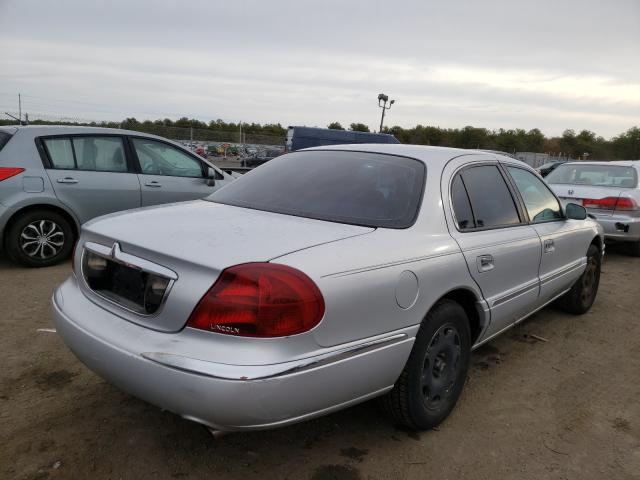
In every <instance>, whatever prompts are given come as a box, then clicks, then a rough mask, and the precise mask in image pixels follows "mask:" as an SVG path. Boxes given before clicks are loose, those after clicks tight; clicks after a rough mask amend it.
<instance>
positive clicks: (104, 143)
mask: <svg viewBox="0 0 640 480" xmlns="http://www.w3.org/2000/svg"><path fill="white" fill-rule="evenodd" d="M44 145H45V148H46V150H47V153H48V154H49V159H50V160H51V166H52V167H53V168H58V169H65V170H69V169H71V170H88V171H96V172H126V171H127V170H128V168H127V162H126V157H125V153H124V145H123V143H122V139H121V138H120V137H98V136H96V137H89V136H82V137H71V138H46V139H44Z"/></svg>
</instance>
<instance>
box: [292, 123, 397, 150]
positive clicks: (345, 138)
mask: <svg viewBox="0 0 640 480" xmlns="http://www.w3.org/2000/svg"><path fill="white" fill-rule="evenodd" d="M348 143H400V142H399V141H398V139H397V138H396V137H394V136H393V135H389V134H387V133H370V132H352V131H350V130H331V129H329V128H316V127H289V129H288V130H287V144H286V148H287V151H288V152H293V151H295V150H300V149H301V148H308V147H319V146H321V145H342V144H348Z"/></svg>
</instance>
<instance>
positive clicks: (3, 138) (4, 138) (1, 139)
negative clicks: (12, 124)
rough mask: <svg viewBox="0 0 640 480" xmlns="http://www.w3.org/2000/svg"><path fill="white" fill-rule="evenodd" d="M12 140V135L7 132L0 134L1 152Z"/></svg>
mask: <svg viewBox="0 0 640 480" xmlns="http://www.w3.org/2000/svg"><path fill="white" fill-rule="evenodd" d="M9 140H11V134H10V133H7V132H0V151H1V150H2V149H3V148H4V146H5V145H6V144H7V143H9Z"/></svg>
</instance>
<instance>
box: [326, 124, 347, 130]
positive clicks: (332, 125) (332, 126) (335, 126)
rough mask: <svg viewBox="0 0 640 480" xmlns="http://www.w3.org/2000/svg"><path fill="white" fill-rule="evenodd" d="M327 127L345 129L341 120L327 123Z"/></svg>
mask: <svg viewBox="0 0 640 480" xmlns="http://www.w3.org/2000/svg"><path fill="white" fill-rule="evenodd" d="M327 128H328V129H330V130H344V127H343V126H342V125H340V122H331V123H330V124H329V125H327Z"/></svg>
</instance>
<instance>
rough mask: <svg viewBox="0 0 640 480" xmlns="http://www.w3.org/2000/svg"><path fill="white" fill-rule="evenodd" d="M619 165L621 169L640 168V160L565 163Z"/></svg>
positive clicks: (566, 163)
mask: <svg viewBox="0 0 640 480" xmlns="http://www.w3.org/2000/svg"><path fill="white" fill-rule="evenodd" d="M574 164H575V165H618V166H620V167H633V166H635V167H640V160H611V161H604V160H603V161H601V162H596V161H591V162H584V161H577V162H565V165H574Z"/></svg>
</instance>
